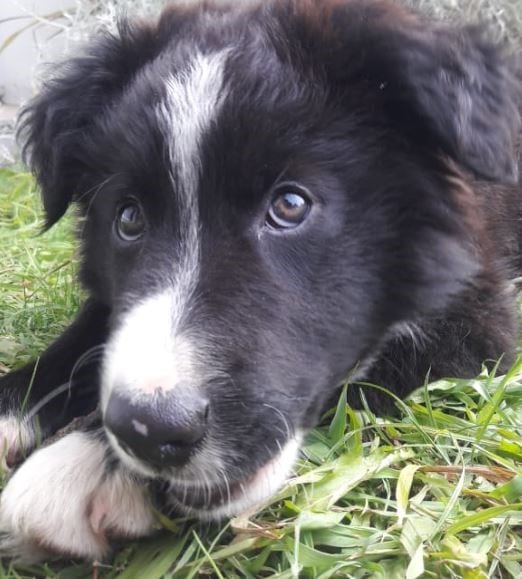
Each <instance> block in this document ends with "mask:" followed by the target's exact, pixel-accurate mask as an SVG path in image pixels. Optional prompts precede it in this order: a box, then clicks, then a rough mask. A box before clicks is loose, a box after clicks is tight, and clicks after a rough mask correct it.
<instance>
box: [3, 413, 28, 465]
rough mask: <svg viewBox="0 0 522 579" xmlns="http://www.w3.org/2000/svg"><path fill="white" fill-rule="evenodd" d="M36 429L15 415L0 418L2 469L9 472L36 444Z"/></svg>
mask: <svg viewBox="0 0 522 579" xmlns="http://www.w3.org/2000/svg"><path fill="white" fill-rule="evenodd" d="M35 439H36V436H35V432H34V428H33V427H32V426H31V424H29V422H26V421H24V420H20V419H19V418H16V416H14V415H7V416H1V417H0V468H1V469H2V470H3V471H4V472H7V471H9V469H10V468H11V466H13V464H15V463H16V462H17V461H18V459H19V458H20V456H21V455H23V454H24V452H25V451H27V450H29V449H31V448H32V447H33V446H34V443H35Z"/></svg>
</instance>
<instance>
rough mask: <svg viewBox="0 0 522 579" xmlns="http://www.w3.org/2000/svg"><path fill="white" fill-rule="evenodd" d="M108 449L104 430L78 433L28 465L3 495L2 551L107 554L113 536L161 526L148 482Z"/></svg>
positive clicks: (29, 555) (21, 555)
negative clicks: (112, 459) (110, 457)
mask: <svg viewBox="0 0 522 579" xmlns="http://www.w3.org/2000/svg"><path fill="white" fill-rule="evenodd" d="M106 448H107V446H106V443H105V441H104V440H103V439H102V438H101V437H100V436H99V435H97V434H95V433H78V432H75V433H72V434H69V435H67V436H65V437H64V438H62V439H61V440H58V441H57V442H55V443H53V444H51V445H50V446H47V447H45V448H42V449H40V450H38V451H36V452H35V453H33V454H32V455H31V456H30V457H29V458H28V459H27V460H26V462H24V463H23V464H22V466H21V467H20V468H19V469H18V470H17V471H16V472H15V473H14V475H13V477H12V478H11V479H10V481H9V483H8V484H7V487H6V489H5V490H4V492H3V493H2V496H1V497H0V554H1V555H3V556H7V557H14V558H18V559H21V560H24V561H29V562H30V561H36V560H41V559H43V558H48V557H50V556H54V555H62V556H72V557H81V558H86V559H93V560H94V559H102V558H103V557H105V556H106V555H107V553H108V551H109V540H110V539H111V538H120V537H121V538H123V537H125V538H127V537H128V538H135V537H141V536H144V535H148V534H150V533H151V532H152V531H153V529H154V524H155V520H154V516H153V512H152V509H151V508H150V504H149V501H148V498H147V494H146V490H145V488H144V486H142V485H140V484H139V482H138V481H136V480H135V479H134V478H133V477H132V475H130V474H128V473H127V472H126V471H123V470H122V469H121V468H120V467H119V465H116V466H115V467H114V465H110V464H108V463H107V458H106V456H107V455H106ZM111 466H112V468H111Z"/></svg>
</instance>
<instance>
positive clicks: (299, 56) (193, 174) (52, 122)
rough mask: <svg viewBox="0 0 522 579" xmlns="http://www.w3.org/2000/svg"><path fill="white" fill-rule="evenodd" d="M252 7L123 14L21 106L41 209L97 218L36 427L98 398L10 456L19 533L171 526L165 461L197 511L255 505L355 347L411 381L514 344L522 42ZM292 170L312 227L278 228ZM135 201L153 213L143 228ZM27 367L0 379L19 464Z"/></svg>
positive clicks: (346, 5) (54, 216) (75, 549)
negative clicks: (157, 490)
mask: <svg viewBox="0 0 522 579" xmlns="http://www.w3.org/2000/svg"><path fill="white" fill-rule="evenodd" d="M236 4H237V3H231V4H230V6H228V7H223V6H222V5H221V4H220V5H219V6H218V5H214V4H213V3H212V2H205V3H202V4H198V5H196V6H192V7H189V8H187V7H176V6H173V7H171V8H169V9H167V10H166V11H165V12H164V13H163V14H162V16H161V18H160V19H159V21H158V22H157V23H156V24H149V23H136V24H129V23H124V24H122V25H121V26H120V31H119V34H118V35H110V34H105V35H102V36H100V37H98V38H96V39H94V40H93V41H92V42H91V44H89V45H88V46H87V47H86V49H85V51H84V53H83V54H82V55H80V56H77V57H76V58H74V59H72V60H70V61H68V62H66V63H64V64H63V66H62V67H60V68H59V70H57V72H56V74H55V75H54V76H53V78H52V79H50V80H49V81H48V82H47V83H46V85H45V86H44V87H43V89H42V91H41V93H40V94H39V95H38V96H37V97H36V98H35V99H34V100H33V101H32V102H31V103H30V104H29V106H28V107H27V108H26V109H25V111H24V113H23V114H22V118H21V136H22V138H23V140H24V142H25V151H26V154H27V155H28V157H29V159H30V163H31V166H32V168H33V170H34V172H35V175H36V177H37V179H38V181H39V183H40V186H41V190H42V198H43V203H44V208H45V212H46V216H47V225H48V226H49V227H50V226H52V225H53V224H54V223H55V222H56V221H57V220H59V219H60V217H61V216H62V215H63V214H64V212H65V211H66V209H67V207H68V206H69V205H70V204H71V203H73V204H74V205H75V206H76V207H77V210H78V212H79V215H80V220H81V227H80V228H79V243H80V247H81V274H80V277H81V281H82V282H83V285H84V286H85V288H86V290H87V292H88V295H89V298H88V300H87V302H86V304H85V306H84V308H83V309H82V311H81V312H80V313H79V315H78V318H77V320H76V321H75V322H74V323H73V324H72V326H71V327H70V328H69V329H68V330H67V331H66V332H65V333H64V335H63V336H61V337H60V338H59V339H58V340H57V341H56V343H54V344H53V345H51V346H50V348H49V349H48V350H47V351H46V352H45V353H44V354H43V356H42V358H41V359H40V362H39V364H38V367H37V370H36V372H35V373H34V374H35V376H34V381H33V383H32V388H31V391H30V394H29V396H28V405H27V413H28V414H27V416H24V417H21V420H22V421H23V426H24V432H25V435H24V437H23V440H22V442H23V441H26V442H27V444H26V446H30V445H32V444H33V442H34V436H32V435H31V434H30V432H26V431H27V430H28V429H29V430H30V426H31V424H32V421H33V420H34V418H35V417H36V416H37V417H38V419H39V422H40V425H41V432H42V435H43V437H44V438H45V437H47V436H49V435H51V434H52V433H54V432H55V431H56V430H57V429H58V428H60V427H61V426H63V425H64V424H66V423H68V422H69V421H70V420H71V419H72V418H74V417H76V416H81V415H83V414H87V413H89V412H91V410H92V409H93V408H95V407H96V405H97V404H98V403H99V402H100V401H101V414H102V422H103V428H100V430H99V431H97V432H95V433H93V432H91V433H73V434H69V435H68V436H67V437H65V438H64V439H62V440H60V441H58V442H55V443H53V444H51V445H49V446H47V447H46V448H44V449H42V450H38V451H36V453H35V454H34V455H32V456H30V457H29V459H28V460H27V461H26V462H25V463H24V464H22V466H21V467H20V469H19V471H17V472H16V473H15V474H14V476H13V478H12V479H11V481H10V482H9V484H8V486H7V489H6V491H5V492H4V494H3V496H2V499H1V504H0V528H1V529H2V530H3V531H4V537H5V538H4V541H3V543H2V544H3V550H4V552H6V553H7V554H13V553H19V554H22V555H23V556H25V557H27V556H30V555H31V554H33V555H34V554H36V553H40V551H41V549H42V548H46V549H47V548H50V549H51V550H52V551H58V552H61V553H67V554H74V555H78V556H83V557H91V558H93V557H101V556H103V555H105V554H106V553H107V549H108V544H109V543H108V540H107V535H108V534H110V533H114V534H116V535H118V536H138V535H142V534H146V533H148V532H151V531H152V529H153V526H154V525H153V521H152V517H151V514H150V512H149V511H148V508H147V506H146V504H145V498H144V497H145V494H144V493H145V489H146V488H147V485H149V484H155V483H156V482H158V481H159V483H160V486H161V485H163V489H164V490H163V491H162V493H161V494H162V500H163V501H164V502H167V503H169V504H174V505H175V506H176V508H178V509H181V510H182V511H183V512H188V513H193V514H195V515H197V516H199V517H202V518H220V517H222V516H229V515H233V514H235V513H237V512H239V511H243V510H248V509H250V508H252V507H253V506H254V505H256V504H258V503H259V502H262V501H264V500H266V499H267V498H268V497H269V496H270V495H271V494H272V493H273V492H274V491H275V490H276V489H277V488H278V487H279V486H280V485H281V484H282V483H283V481H284V477H285V476H287V474H288V472H290V470H291V468H292V464H293V462H294V460H295V456H296V452H297V448H298V445H299V443H300V441H301V438H302V433H303V432H306V430H307V429H309V428H310V427H312V426H313V425H314V424H316V423H317V420H318V419H319V417H320V414H321V411H322V410H323V409H325V407H327V405H328V403H329V401H330V400H331V399H332V397H335V396H336V391H337V388H338V386H339V385H340V384H341V383H342V382H343V381H344V380H345V379H346V378H347V376H349V375H350V373H351V372H353V370H354V369H356V375H357V378H358V379H362V378H364V379H365V380H368V381H371V382H375V383H379V384H382V385H384V386H386V387H388V388H390V389H391V390H393V391H394V392H395V393H396V394H397V395H398V396H400V397H404V396H406V395H407V394H408V393H409V392H411V391H412V390H413V389H414V388H415V387H417V386H419V385H421V384H422V383H423V382H424V380H425V378H426V375H427V374H428V373H429V375H430V377H431V378H438V377H441V376H445V375H460V376H472V375H474V374H476V373H477V372H478V371H479V370H480V368H481V364H482V363H484V362H485V361H490V362H494V361H496V360H498V359H500V358H501V357H502V365H503V367H505V366H506V365H507V364H509V363H510V361H511V360H512V358H513V355H514V351H515V344H516V340H517V336H518V330H517V319H516V307H515V300H514V290H513V288H512V286H511V285H510V279H511V278H512V277H513V276H514V275H518V274H519V272H520V269H521V268H520V240H521V238H520V233H521V229H520V226H519V223H520V218H521V217H522V215H521V208H522V205H521V202H520V186H519V185H518V177H517V152H516V143H517V139H518V135H519V127H520V118H519V114H518V107H519V103H520V92H519V89H520V86H519V84H520V83H519V80H518V77H517V74H518V73H517V67H518V64H517V59H516V57H512V56H509V55H507V54H506V53H505V52H504V51H503V50H502V49H501V48H500V47H498V46H495V45H494V44H492V43H491V42H490V41H489V40H488V39H487V36H486V35H485V34H484V33H483V31H481V30H479V29H477V28H469V27H464V28H458V29H455V28H448V27H446V26H443V25H439V24H436V23H431V24H430V23H427V22H425V21H424V20H423V19H421V18H419V17H417V16H416V15H414V14H411V13H409V12H407V11H405V10H404V9H402V8H400V7H399V6H398V5H397V4H395V3H393V2H390V1H386V0H371V1H362V0H328V1H320V0H300V1H298V0H273V1H269V2H258V3H255V2H254V3H252V2H249V3H248V5H239V6H237V5H236ZM492 182H498V183H501V184H502V185H494V184H492ZM296 190H297V191H298V192H299V191H300V192H304V193H303V195H304V198H306V203H307V208H308V212H307V213H306V216H305V218H303V221H302V223H300V224H298V225H297V226H296V227H293V228H288V229H285V228H281V227H279V228H278V227H276V226H274V223H273V221H271V220H270V218H269V214H270V211H271V210H272V208H273V204H274V199H277V198H278V196H280V195H284V194H285V192H288V191H290V192H295V191H296ZM129 203H131V204H133V205H132V207H134V209H135V208H136V207H138V208H141V212H142V216H143V219H144V221H143V224H144V228H143V230H141V231H140V234H139V235H138V236H136V237H134V238H132V239H125V238H124V237H122V236H121V234H120V235H118V233H117V230H118V225H117V223H118V219H120V218H121V211H122V207H125V206H126V205H128V204H129ZM267 215H268V217H267ZM33 370H34V367H33V366H32V365H30V366H28V367H26V368H22V369H21V370H18V371H15V372H12V373H11V374H9V375H7V376H6V377H4V378H2V380H1V381H0V385H1V391H0V411H1V412H2V414H3V415H4V418H2V420H0V428H1V429H2V430H1V431H0V435H1V436H2V437H3V439H4V441H5V442H6V444H7V445H8V446H9V452H10V455H9V456H10V462H11V463H13V462H14V458H13V457H14V455H15V454H16V453H17V451H19V450H20V449H21V446H22V445H21V444H18V443H17V444H14V443H13V441H14V440H16V434H15V430H16V429H17V427H18V426H17V424H16V423H13V419H12V417H13V415H15V414H16V412H17V410H18V408H19V405H20V403H21V400H23V399H24V397H25V393H26V390H27V387H28V385H29V383H30V382H31V377H32V376H33ZM64 385H65V387H64ZM349 393H350V401H351V402H352V403H353V404H355V405H357V404H360V395H361V393H360V391H359V389H358V387H357V386H355V385H354V386H353V387H351V388H350V390H349ZM364 394H365V396H366V399H367V400H368V402H369V404H370V405H371V406H372V408H373V409H374V410H375V411H377V412H387V411H389V410H390V407H391V405H392V403H391V400H390V399H389V398H388V397H386V396H385V395H383V394H382V393H380V392H377V391H374V390H371V389H366V390H365V391H364ZM100 426H102V425H100ZM35 472H38V478H39V479H40V480H38V481H36V480H35V477H34V476H33V473H35ZM42 472H43V473H45V476H43V475H42V474H41V473H42ZM68 473H69V474H68ZM69 475H70V476H69ZM115 489H116V490H115ZM165 489H166V490H165ZM99 497H101V498H100V499H99V500H98V498H99ZM136 497H137V498H136ZM61 503H64V504H69V505H71V506H70V508H68V509H66V511H65V512H62V509H61V508H60V506H61ZM129 505H132V509H131V508H130V507H129ZM62 516H65V517H66V519H67V520H66V523H65V524H64V526H63V527H61V526H60V525H61V520H62V519H61V517H62ZM103 521H105V523H103ZM28 554H29V555H28Z"/></svg>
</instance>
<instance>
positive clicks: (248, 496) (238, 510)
mask: <svg viewBox="0 0 522 579" xmlns="http://www.w3.org/2000/svg"><path fill="white" fill-rule="evenodd" d="M301 441H302V436H301V435H300V434H296V435H295V436H294V437H293V438H291V439H290V440H289V441H288V442H287V443H286V444H285V445H284V446H283V447H282V448H281V451H280V452H279V454H278V455H277V456H275V457H274V458H272V459H271V460H269V461H268V462H267V463H265V464H264V465H263V466H262V467H261V468H259V469H258V470H257V472H256V473H255V474H254V475H253V476H251V477H249V478H248V479H245V481H243V482H235V483H234V487H235V488H234V490H233V491H232V492H231V493H230V496H228V497H227V496H224V497H223V498H224V499H227V500H226V501H223V502H222V503H221V502H220V504H218V505H216V506H212V505H209V506H205V507H204V508H199V507H198V508H196V507H193V506H190V505H188V504H186V503H183V502H182V501H180V500H177V499H176V498H174V504H175V506H176V507H177V508H178V509H180V510H181V511H183V512H184V513H185V514H187V515H190V516H194V517H197V518H198V519H201V520H207V521H210V520H221V519H225V518H230V517H235V516H238V515H242V514H250V513H251V512H254V511H256V510H258V509H259V508H261V507H262V506H264V505H265V503H266V502H267V501H268V500H269V499H270V498H271V497H272V496H273V495H274V494H275V493H276V492H277V491H278V490H279V489H280V488H281V487H282V486H283V485H284V484H285V482H286V480H287V479H288V477H289V476H290V474H291V472H292V469H293V467H294V464H295V461H296V459H297V456H298V454H299V447H300V445H301ZM172 486H173V487H176V483H175V482H174V483H173V485H172ZM181 492H182V493H183V489H181ZM225 495H226V493H225Z"/></svg>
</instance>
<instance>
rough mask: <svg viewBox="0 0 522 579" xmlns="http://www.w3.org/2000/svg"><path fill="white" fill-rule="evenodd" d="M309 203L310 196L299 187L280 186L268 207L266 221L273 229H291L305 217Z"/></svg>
mask: <svg viewBox="0 0 522 579" xmlns="http://www.w3.org/2000/svg"><path fill="white" fill-rule="evenodd" d="M311 205H312V203H311V201H310V198H309V197H308V195H307V194H306V192H305V191H304V190H302V189H301V188H300V187H297V186H295V185H284V186H281V187H279V188H278V190H277V191H276V195H275V197H274V199H273V201H272V203H271V205H270V207H269V209H268V214H267V219H266V221H267V223H268V225H270V226H271V227H273V228H275V229H293V228H295V227H297V226H298V225H300V224H301V223H302V222H303V221H304V220H305V219H306V217H307V216H308V213H309V212H310V207H311Z"/></svg>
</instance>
